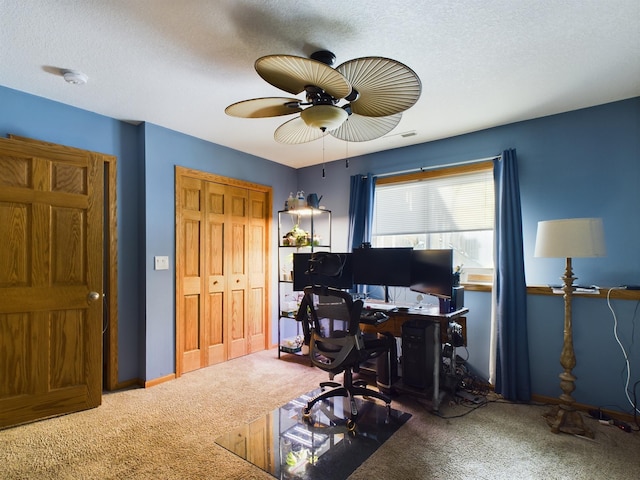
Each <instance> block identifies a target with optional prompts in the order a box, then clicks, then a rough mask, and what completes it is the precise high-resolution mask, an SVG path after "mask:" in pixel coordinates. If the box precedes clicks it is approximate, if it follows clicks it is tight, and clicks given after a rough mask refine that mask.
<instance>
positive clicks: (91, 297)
mask: <svg viewBox="0 0 640 480" xmlns="http://www.w3.org/2000/svg"><path fill="white" fill-rule="evenodd" d="M87 300H88V301H90V302H95V301H96V300H100V294H99V293H98V292H89V295H87Z"/></svg>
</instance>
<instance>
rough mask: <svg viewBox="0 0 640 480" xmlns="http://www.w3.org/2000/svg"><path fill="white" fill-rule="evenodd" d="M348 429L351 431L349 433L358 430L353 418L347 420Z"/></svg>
mask: <svg viewBox="0 0 640 480" xmlns="http://www.w3.org/2000/svg"><path fill="white" fill-rule="evenodd" d="M347 430H348V431H349V433H355V431H356V422H354V421H353V420H352V419H349V420H347Z"/></svg>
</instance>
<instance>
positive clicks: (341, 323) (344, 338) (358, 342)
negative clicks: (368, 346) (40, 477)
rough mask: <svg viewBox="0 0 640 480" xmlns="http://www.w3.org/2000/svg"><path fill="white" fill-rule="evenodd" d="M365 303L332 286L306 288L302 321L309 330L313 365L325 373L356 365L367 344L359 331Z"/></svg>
mask: <svg viewBox="0 0 640 480" xmlns="http://www.w3.org/2000/svg"><path fill="white" fill-rule="evenodd" d="M362 305H363V304H362V300H356V301H354V300H353V299H352V298H351V294H350V293H348V292H345V291H342V290H338V289H335V288H331V287H321V286H311V287H306V288H305V289H304V301H303V303H302V305H301V309H305V312H304V314H303V317H305V318H302V320H301V321H307V322H308V327H309V331H310V343H309V355H310V357H311V363H312V364H313V365H315V366H317V367H319V368H322V369H323V370H327V371H329V372H332V373H339V372H341V371H343V370H345V369H346V368H349V367H351V366H354V365H357V364H358V363H359V361H360V360H361V357H362V350H363V348H364V343H363V339H362V333H361V331H360V313H361V312H362Z"/></svg>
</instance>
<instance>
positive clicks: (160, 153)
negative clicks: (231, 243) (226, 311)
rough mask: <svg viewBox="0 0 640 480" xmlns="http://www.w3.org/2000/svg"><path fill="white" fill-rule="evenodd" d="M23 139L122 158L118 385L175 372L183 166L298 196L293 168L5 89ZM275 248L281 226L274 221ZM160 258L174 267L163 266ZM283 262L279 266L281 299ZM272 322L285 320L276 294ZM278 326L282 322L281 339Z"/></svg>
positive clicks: (11, 122)
mask: <svg viewBox="0 0 640 480" xmlns="http://www.w3.org/2000/svg"><path fill="white" fill-rule="evenodd" d="M7 134H15V135H20V136H25V137H30V138H35V139H38V140H44V141H48V142H54V143H59V144H62V145H68V146H72V147H77V148H83V149H86V150H92V151H97V152H101V153H105V154H109V155H115V156H116V157H117V159H118V162H117V164H118V177H117V182H118V189H117V204H118V205H117V207H118V259H119V264H118V286H119V291H118V313H119V324H118V325H119V330H118V354H119V362H118V380H119V381H127V380H131V379H136V378H137V379H140V380H143V381H145V380H152V379H155V378H159V377H162V376H165V375H168V374H171V373H173V372H175V314H174V312H175V301H174V298H175V293H174V292H175V288H174V287H175V286H174V283H175V270H174V265H175V235H174V227H175V220H174V179H175V174H174V168H175V165H180V166H184V167H188V168H194V169H197V170H201V171H205V172H209V173H214V174H218V175H223V176H228V177H233V178H238V179H242V180H246V181H248V182H252V183H259V184H263V185H269V186H271V187H272V188H273V199H274V202H273V218H277V215H276V212H277V210H278V209H279V208H280V207H281V205H282V204H283V202H284V200H282V202H281V201H280V199H284V198H286V197H287V196H288V194H289V192H290V191H291V190H296V184H297V178H296V171H295V170H294V169H292V168H289V167H285V166H283V165H280V164H277V163H274V162H271V161H268V160H264V159H261V158H258V157H254V156H251V155H247V154H244V153H242V152H238V151H236V150H232V149H229V148H226V147H222V146H219V145H215V144H212V143H209V142H204V141H202V140H198V139H196V138H193V137H189V136H187V135H183V134H180V133H176V132H173V131H170V130H167V129H164V128H161V127H158V126H155V125H151V124H141V125H139V126H134V125H131V124H128V123H125V122H121V121H118V120H114V119H111V118H108V117H104V116H101V115H97V114H95V113H91V112H87V111H84V110H80V109H77V108H73V107H70V106H68V105H63V104H60V103H57V102H53V101H50V100H47V99H43V98H40V97H36V96H33V95H28V94H25V93H22V92H18V91H15V90H11V89H8V88H5V87H2V86H0V135H2V136H5V135H7ZM271 235H272V239H273V243H274V251H275V244H276V238H277V236H278V232H277V221H274V222H273V224H272V232H271ZM155 255H167V256H169V265H170V269H169V270H163V271H156V270H154V269H153V257H154V256H155ZM277 271H278V268H277V256H275V255H274V256H273V258H272V259H271V273H272V275H271V277H272V279H271V282H270V288H271V291H272V292H277ZM271 307H272V312H271V318H276V315H277V311H278V305H277V295H276V294H275V293H274V294H273V300H272V305H271ZM276 327H277V323H276V322H275V321H274V322H273V331H272V338H276V335H277V334H276V330H275V328H276Z"/></svg>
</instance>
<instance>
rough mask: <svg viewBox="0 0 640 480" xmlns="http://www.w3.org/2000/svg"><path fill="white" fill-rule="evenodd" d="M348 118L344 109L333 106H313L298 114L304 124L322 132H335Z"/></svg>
mask: <svg viewBox="0 0 640 480" xmlns="http://www.w3.org/2000/svg"><path fill="white" fill-rule="evenodd" d="M348 116H349V114H348V113H347V111H346V110H345V109H344V108H340V107H336V106H335V105H314V106H312V107H309V108H306V109H304V110H303V111H302V112H301V113H300V117H302V120H304V123H306V124H307V125H308V126H309V127H311V128H318V129H320V130H322V131H323V132H324V131H331V130H335V129H336V128H338V127H339V126H340V125H342V123H343V122H344V121H345V120H346V119H347V117H348Z"/></svg>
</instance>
